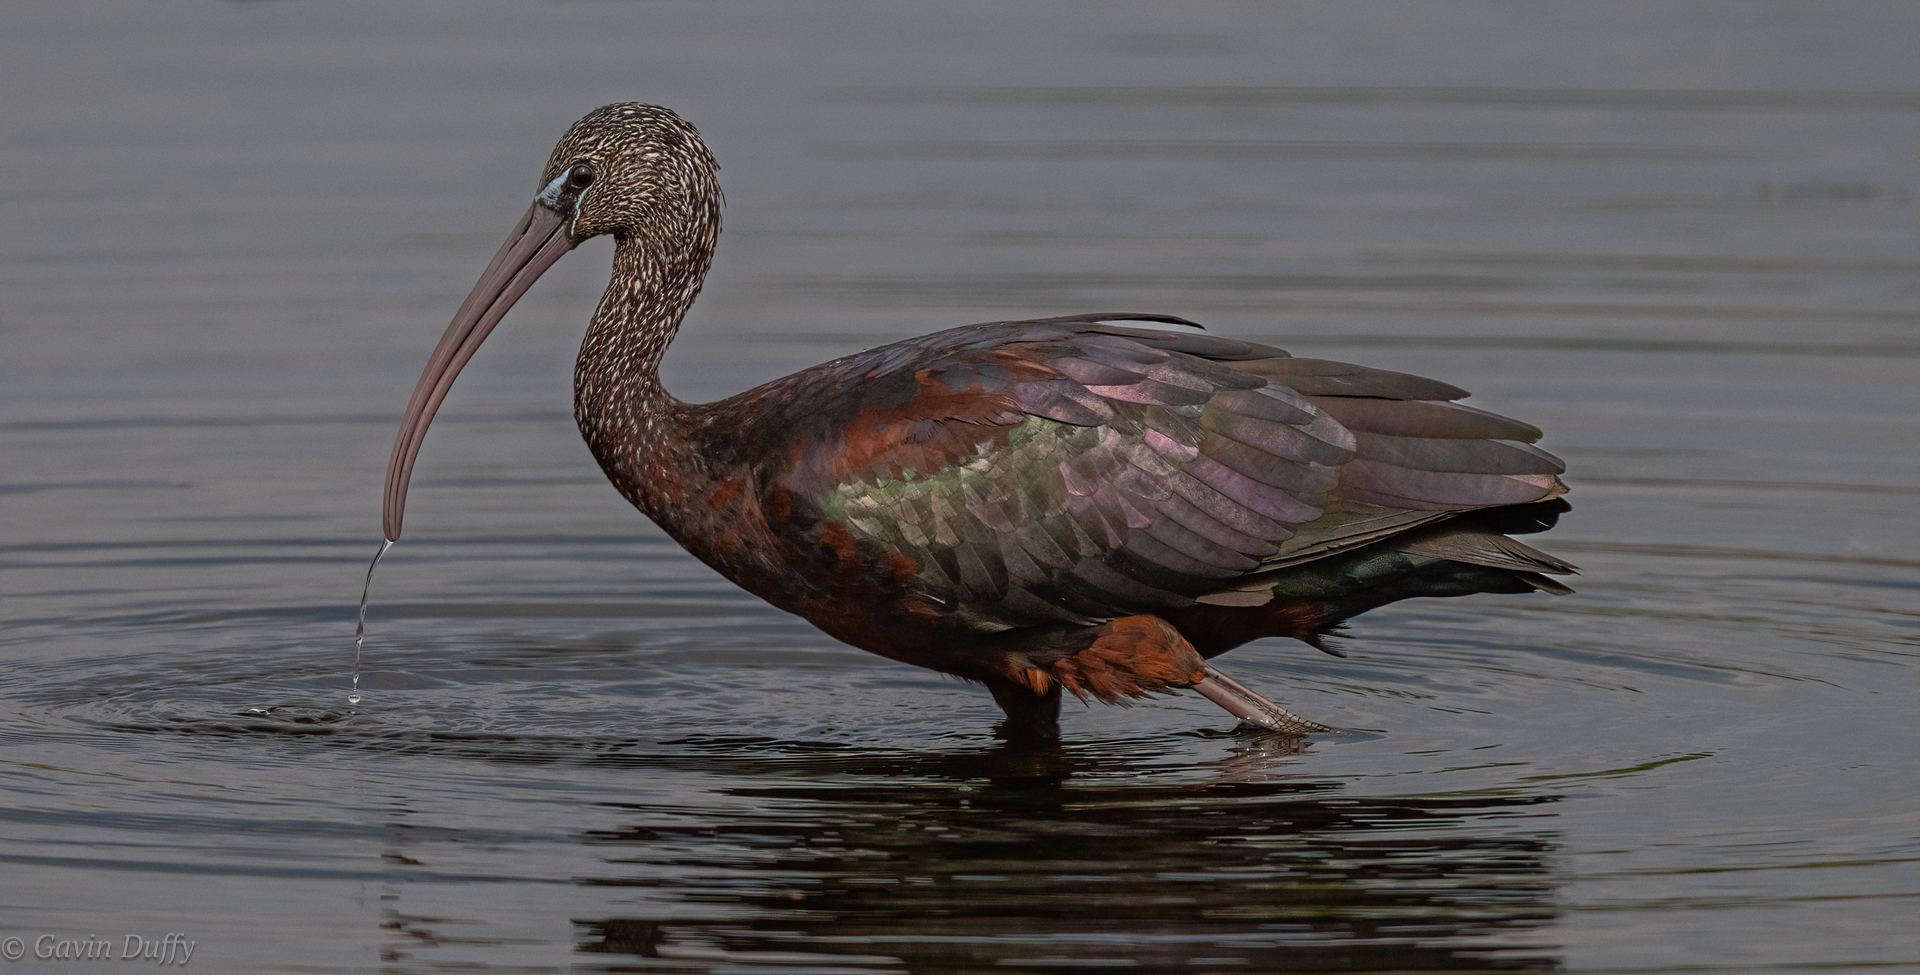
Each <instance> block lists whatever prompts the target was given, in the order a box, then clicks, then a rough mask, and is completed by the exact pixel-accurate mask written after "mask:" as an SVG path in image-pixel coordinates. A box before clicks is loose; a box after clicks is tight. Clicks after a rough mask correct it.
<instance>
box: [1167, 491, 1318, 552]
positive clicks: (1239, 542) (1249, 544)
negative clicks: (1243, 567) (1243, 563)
mask: <svg viewBox="0 0 1920 975" xmlns="http://www.w3.org/2000/svg"><path fill="white" fill-rule="evenodd" d="M1154 510H1156V511H1158V512H1160V515H1161V518H1162V521H1161V522H1156V524H1162V523H1171V524H1175V525H1179V526H1180V527H1181V528H1182V529H1184V530H1186V531H1190V532H1192V533H1194V534H1195V535H1198V536H1200V537H1201V538H1203V539H1205V540H1206V541H1207V542H1208V543H1209V544H1212V545H1215V546H1218V547H1220V548H1226V549H1231V550H1233V551H1235V552H1239V553H1240V554H1242V555H1245V556H1249V557H1251V558H1256V559H1264V558H1266V557H1267V556H1269V555H1274V554H1276V553H1278V552H1279V551H1280V546H1278V545H1275V544H1273V542H1270V541H1268V540H1266V539H1263V538H1258V537H1255V536H1253V535H1249V534H1247V533H1246V532H1243V531H1239V530H1237V529H1234V528H1233V527H1231V526H1229V525H1227V524H1224V523H1223V522H1221V521H1220V520H1219V519H1218V518H1215V517H1213V516H1211V515H1209V514H1207V513H1206V512H1204V511H1202V510H1200V508H1199V507H1197V506H1196V505H1194V503H1193V502H1192V501H1189V500H1187V498H1186V496H1185V495H1183V494H1181V493H1180V492H1179V491H1177V490H1176V491H1175V492H1174V493H1172V494H1170V495H1168V496H1167V497H1165V498H1162V499H1160V500H1159V501H1157V502H1155V503H1154ZM1262 520H1265V519H1262ZM1273 527H1274V528H1276V529H1278V530H1279V538H1278V539H1276V540H1284V539H1285V538H1286V537H1287V536H1289V535H1292V534H1293V533H1292V532H1290V531H1287V530H1286V529H1285V528H1282V527H1281V526H1279V525H1277V524H1275V525H1274V526H1273Z"/></svg>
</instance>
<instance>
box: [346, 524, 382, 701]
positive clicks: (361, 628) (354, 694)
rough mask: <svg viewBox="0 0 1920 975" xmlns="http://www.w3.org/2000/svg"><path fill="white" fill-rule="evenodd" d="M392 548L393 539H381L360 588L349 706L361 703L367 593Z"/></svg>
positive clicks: (348, 693) (354, 629)
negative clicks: (375, 573) (361, 670)
mask: <svg viewBox="0 0 1920 975" xmlns="http://www.w3.org/2000/svg"><path fill="white" fill-rule="evenodd" d="M392 547H393V541H392V540H391V539H381V541H380V551H378V552H375V553H373V561H372V562H370V563H368V564H367V581H366V584H365V585H362V586H361V587H360V622H358V623H356V624H354V627H353V688H352V690H350V691H348V692H347V703H348V704H359V703H360V650H361V649H362V648H363V647H365V646H366V643H367V593H368V592H370V591H372V589H373V570H374V569H375V568H377V567H379V565H380V556H382V555H385V554H387V549H390V548H392Z"/></svg>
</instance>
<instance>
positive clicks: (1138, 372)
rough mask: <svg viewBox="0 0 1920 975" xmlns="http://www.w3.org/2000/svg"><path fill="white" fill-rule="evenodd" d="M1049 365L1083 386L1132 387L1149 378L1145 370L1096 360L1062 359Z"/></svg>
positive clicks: (1051, 361) (1049, 361) (1052, 360)
mask: <svg viewBox="0 0 1920 975" xmlns="http://www.w3.org/2000/svg"><path fill="white" fill-rule="evenodd" d="M1047 365H1049V366H1052V367H1053V368H1055V369H1058V370H1060V372H1061V373H1062V374H1063V375H1065V376H1066V377H1067V378H1068V379H1071V380H1073V381H1074V382H1077V383H1079V384H1081V385H1083V386H1130V385H1132V384H1134V383H1137V382H1139V381H1140V380H1142V379H1145V378H1147V376H1146V371H1145V369H1144V368H1134V369H1128V368H1126V367H1124V366H1120V365H1116V364H1114V363H1111V362H1100V361H1097V360H1094V359H1079V358H1072V357H1062V358H1058V359H1050V360H1048V361H1047Z"/></svg>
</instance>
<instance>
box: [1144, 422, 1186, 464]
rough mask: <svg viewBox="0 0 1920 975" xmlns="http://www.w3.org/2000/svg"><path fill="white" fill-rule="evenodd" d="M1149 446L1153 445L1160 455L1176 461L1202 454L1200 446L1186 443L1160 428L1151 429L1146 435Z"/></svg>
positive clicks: (1179, 461)
mask: <svg viewBox="0 0 1920 975" xmlns="http://www.w3.org/2000/svg"><path fill="white" fill-rule="evenodd" d="M1144 436H1145V438H1146V442H1147V446H1149V447H1152V448H1153V449H1154V450H1155V451H1156V452H1157V453H1159V454H1160V456H1162V457H1165V458H1167V459H1168V460H1171V461H1173V462H1175V463H1182V462H1185V461H1189V460H1192V459H1194V458H1195V457H1198V456H1200V448H1199V447H1196V446H1194V445H1192V444H1184V443H1181V442H1180V441H1178V440H1175V439H1173V438H1172V437H1169V436H1167V435H1166V434H1164V433H1161V432H1160V431H1158V430H1153V429H1149V430H1147V432H1146V434H1145V435H1144Z"/></svg>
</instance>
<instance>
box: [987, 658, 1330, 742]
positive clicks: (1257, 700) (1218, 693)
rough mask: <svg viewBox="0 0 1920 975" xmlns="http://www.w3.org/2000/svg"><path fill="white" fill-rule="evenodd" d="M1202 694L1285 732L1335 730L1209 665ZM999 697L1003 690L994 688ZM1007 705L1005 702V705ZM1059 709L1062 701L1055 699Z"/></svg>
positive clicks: (1255, 723)
mask: <svg viewBox="0 0 1920 975" xmlns="http://www.w3.org/2000/svg"><path fill="white" fill-rule="evenodd" d="M1193 689H1194V690H1196V691H1199V692H1200V694H1201V696H1202V697H1205V698H1206V699H1207V700H1209V701H1212V702H1213V703H1215V704H1218V705H1220V706H1221V707H1222V708H1224V709H1226V712H1227V713H1228V714H1231V715H1233V716H1234V717H1236V718H1239V719H1240V720H1242V721H1245V722H1246V723H1248V724H1250V725H1253V726H1254V727H1256V728H1265V729H1267V730H1268V731H1277V732H1280V733H1281V734H1284V735H1307V734H1312V733H1314V732H1316V731H1332V730H1333V729H1332V728H1329V727H1327V726H1326V725H1323V724H1320V723H1318V722H1315V721H1308V720H1307V719H1305V718H1303V717H1301V716H1299V715H1297V714H1294V713H1293V712H1292V711H1289V710H1287V709H1286V708H1283V707H1281V706H1280V705H1278V704H1275V703H1273V702H1272V701H1269V700H1267V699H1266V698H1264V697H1261V696H1260V695H1258V694H1255V693H1254V692H1252V691H1250V690H1247V689H1246V687H1244V686H1242V685H1241V683H1240V682H1239V681H1237V680H1234V679H1233V678H1231V677H1228V676H1227V675H1225V674H1223V673H1221V672H1219V671H1218V670H1215V669H1214V668H1213V665H1211V664H1209V665H1207V679H1206V680H1203V681H1201V682H1200V683H1198V684H1195V685H1193ZM994 697H996V698H998V697H999V692H998V691H995V692H994ZM1002 706H1003V707H1004V706H1005V705H1002ZM1055 707H1056V709H1057V707H1058V702H1057V701H1056V702H1055Z"/></svg>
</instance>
